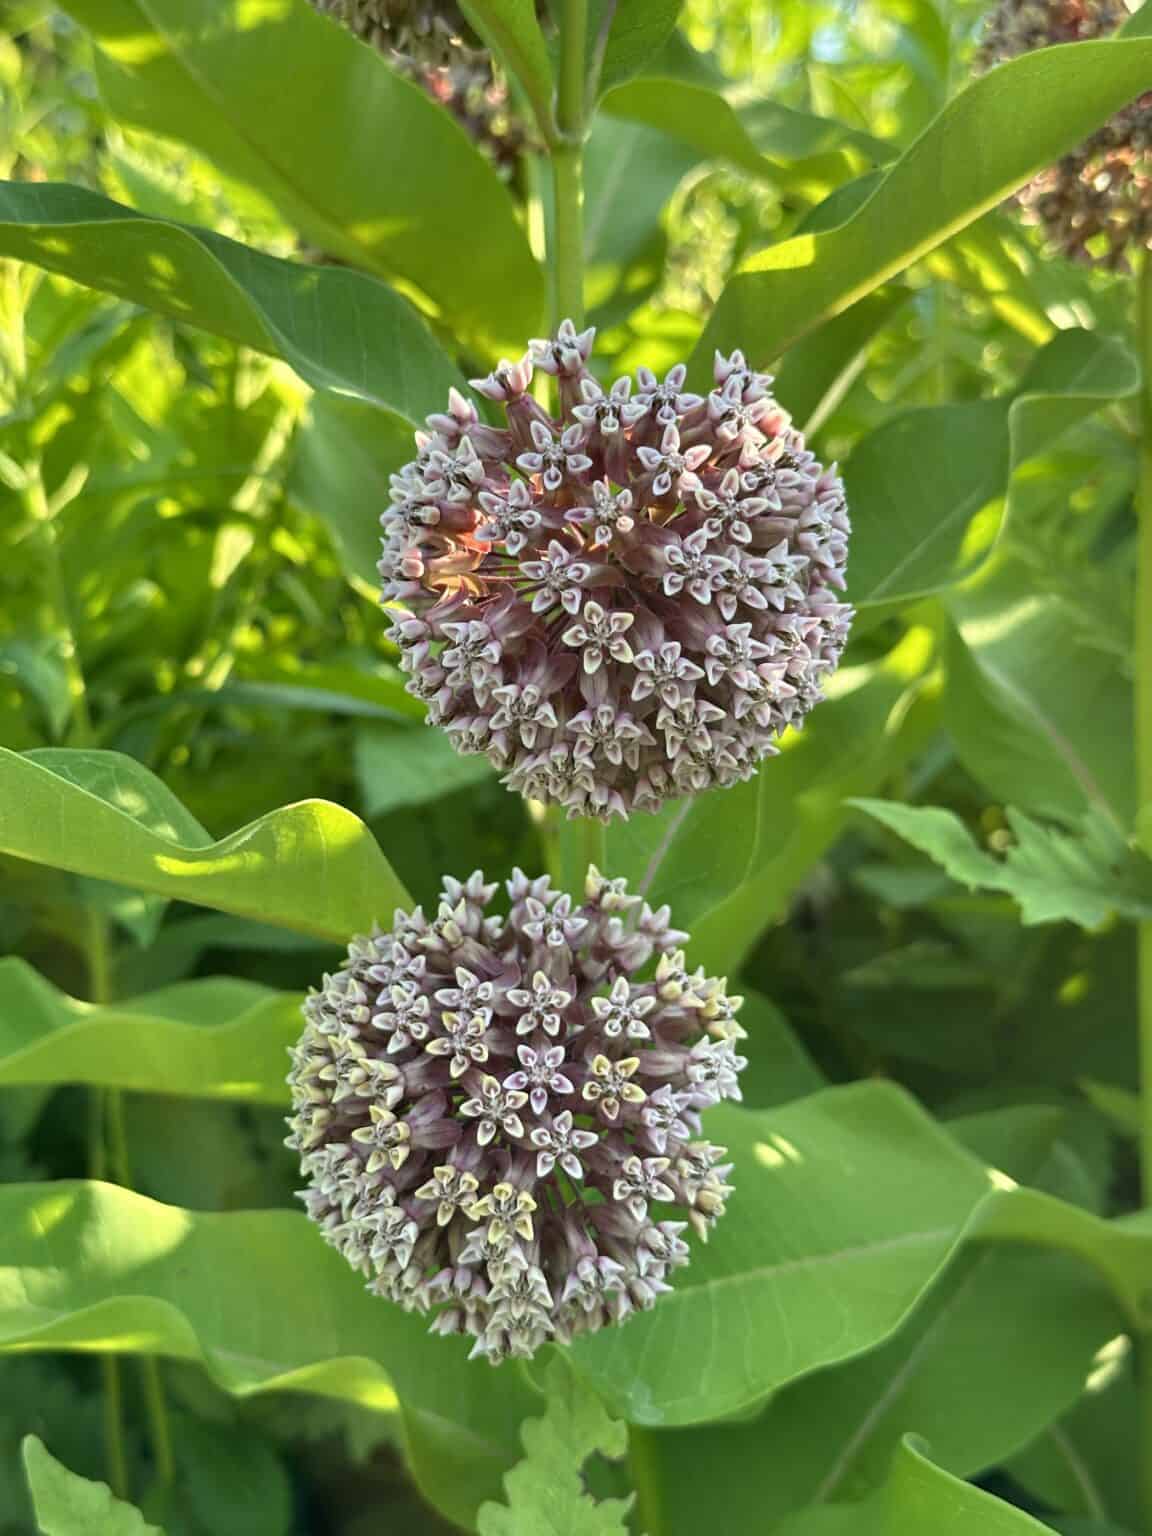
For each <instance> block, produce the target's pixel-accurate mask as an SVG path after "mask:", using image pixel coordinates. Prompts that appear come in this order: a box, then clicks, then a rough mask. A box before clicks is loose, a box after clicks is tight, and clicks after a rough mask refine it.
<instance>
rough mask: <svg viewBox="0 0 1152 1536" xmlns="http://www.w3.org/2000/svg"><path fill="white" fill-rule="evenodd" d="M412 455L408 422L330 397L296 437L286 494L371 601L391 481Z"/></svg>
mask: <svg viewBox="0 0 1152 1536" xmlns="http://www.w3.org/2000/svg"><path fill="white" fill-rule="evenodd" d="M447 398H448V397H447V391H446V390H445V392H444V393H443V395H442V396H441V398H440V402H439V404H438V405H436V406H434V407H432V409H435V410H442V409H443V408H444V406H445V404H446V402H447ZM415 452H416V447H415V444H414V442H413V440H412V431H411V428H410V427H409V425H408V423H407V422H405V421H401V420H400V419H399V418H397V417H393V416H384V417H381V415H380V413H379V412H378V411H375V410H373V409H371V407H369V406H367V405H365V404H363V403H362V402H361V401H359V400H348V399H337V398H336V397H335V396H333V395H319V394H318V395H313V397H312V399H311V400H310V401H309V403H308V408H307V411H306V413H305V417H304V421H303V423H302V424H301V427H300V430H299V432H298V433H297V436H296V444H295V455H294V457H293V462H292V468H291V472H290V474H289V479H288V488H289V493H290V494H291V496H292V498H293V500H294V501H296V502H297V503H298V504H299V505H300V506H302V507H307V509H308V511H309V512H311V513H312V514H313V515H314V516H315V517H318V518H319V519H320V520H321V522H323V523H324V524H326V526H327V527H328V530H329V532H330V533H331V534H332V537H333V538H334V539H335V541H336V548H337V550H338V551H339V553H340V561H341V564H342V565H343V567H344V570H345V571H346V572H347V574H348V577H349V580H351V581H352V583H353V585H354V586H355V587H356V588H357V590H358V591H360V592H362V593H363V595H364V596H365V597H370V598H371V599H372V600H373V601H375V600H377V599H378V597H379V593H380V577H379V574H378V572H377V570H376V566H377V563H378V562H379V559H380V515H381V513H382V512H383V511H384V509H385V507H387V505H388V502H389V489H388V477H389V475H392V474H395V473H396V471H397V470H399V469H401V468H402V467H403V466H404V465H405V464H406V463H408V461H409V460H410V459H411V458H413V457H414V455H415Z"/></svg>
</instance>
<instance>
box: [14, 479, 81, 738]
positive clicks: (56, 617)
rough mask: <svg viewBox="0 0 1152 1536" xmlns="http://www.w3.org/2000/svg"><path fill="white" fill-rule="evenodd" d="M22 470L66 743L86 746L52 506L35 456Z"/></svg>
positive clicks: (69, 611)
mask: <svg viewBox="0 0 1152 1536" xmlns="http://www.w3.org/2000/svg"><path fill="white" fill-rule="evenodd" d="M24 472H25V481H24V488H23V493H22V494H23V500H24V506H25V509H26V510H27V511H28V513H29V514H30V515H31V517H32V518H33V519H34V520H35V522H36V524H37V526H38V528H39V530H40V541H41V546H42V549H43V553H44V564H43V571H44V596H45V600H46V603H47V607H48V610H49V611H48V612H47V613H46V614H45V615H44V618H45V623H46V625H48V626H49V627H51V629H53V630H54V631H55V633H56V635H57V636H58V649H59V655H60V661H61V663H62V665H63V667H64V676H65V679H66V682H67V686H68V699H69V702H70V704H71V706H72V716H71V722H70V727H69V733H68V745H69V746H72V747H86V746H90V745H91V743H92V741H93V732H92V718H91V716H90V714H89V712H88V692H87V688H86V686H85V682H84V672H83V669H82V667H81V665H80V653H79V650H78V648H77V645H76V628H75V625H74V624H73V622H72V605H71V603H70V601H69V597H68V584H67V582H66V580H65V577H64V564H63V560H62V557H61V554H60V539H59V534H58V531H57V527H56V510H55V509H54V508H53V507H51V506H50V505H49V503H48V497H47V494H46V492H45V489H44V476H43V472H42V470H41V467H40V461H39V460H38V459H37V460H34V461H33V462H32V463H30V464H27V465H25V466H24Z"/></svg>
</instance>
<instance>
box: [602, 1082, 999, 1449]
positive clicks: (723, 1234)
mask: <svg viewBox="0 0 1152 1536" xmlns="http://www.w3.org/2000/svg"><path fill="white" fill-rule="evenodd" d="M707 1133H708V1136H709V1138H710V1139H711V1140H714V1141H718V1142H721V1143H723V1144H724V1145H725V1146H727V1148H728V1149H729V1153H730V1155H731V1157H732V1158H733V1159H734V1161H735V1163H736V1167H735V1170H734V1172H733V1174H732V1178H731V1183H732V1184H733V1186H734V1191H735V1192H734V1194H733V1195H732V1197H731V1201H730V1208H729V1211H728V1214H727V1216H726V1217H725V1218H724V1219H723V1220H721V1221H720V1223H719V1224H718V1226H717V1228H716V1231H715V1233H714V1235H713V1236H712V1238H711V1240H710V1241H709V1244H708V1246H707V1248H705V1249H703V1250H697V1251H696V1253H695V1254H694V1255H693V1259H692V1263H691V1265H690V1266H689V1268H688V1269H686V1270H685V1271H684V1272H683V1274H682V1275H678V1276H677V1277H676V1284H675V1289H674V1290H673V1291H672V1293H671V1294H670V1295H667V1296H664V1297H662V1298H661V1300H660V1302H659V1304H658V1305H657V1306H656V1307H655V1308H654V1309H653V1310H652V1311H651V1312H645V1313H642V1314H641V1315H640V1316H638V1317H637V1318H635V1319H634V1320H631V1321H629V1323H628V1324H627V1326H626V1327H624V1328H609V1329H605V1330H604V1331H603V1332H602V1333H599V1334H596V1335H594V1336H593V1337H591V1338H588V1339H583V1338H581V1339H578V1340H577V1341H576V1342H575V1344H574V1345H573V1346H572V1352H573V1357H574V1359H575V1362H576V1365H577V1367H578V1369H579V1370H580V1371H581V1372H582V1373H583V1374H585V1375H586V1376H587V1377H588V1378H589V1379H590V1381H591V1382H592V1384H593V1385H594V1386H596V1387H597V1388H598V1389H599V1390H600V1391H601V1392H603V1393H604V1394H605V1395H606V1396H607V1397H608V1399H609V1402H610V1403H611V1404H613V1405H615V1406H616V1407H618V1409H619V1410H620V1412H621V1413H623V1414H624V1415H625V1416H627V1417H628V1418H630V1419H632V1420H633V1421H634V1422H636V1423H640V1424H649V1425H654V1426H657V1425H668V1426H671V1425H676V1424H691V1423H700V1422H702V1421H704V1420H706V1419H714V1418H720V1417H722V1416H724V1415H727V1414H733V1413H738V1412H740V1411H741V1410H744V1409H747V1408H749V1407H751V1406H752V1405H754V1404H756V1403H758V1402H761V1401H763V1399H765V1398H767V1397H768V1396H770V1395H771V1394H772V1393H773V1392H775V1391H777V1390H779V1388H780V1387H782V1386H784V1385H785V1384H786V1383H787V1382H789V1381H794V1380H796V1379H798V1378H799V1377H802V1376H805V1375H807V1374H808V1373H809V1372H811V1371H815V1370H818V1369H819V1368H820V1367H822V1366H826V1365H830V1364H832V1363H833V1362H835V1361H838V1360H846V1359H848V1358H850V1357H851V1356H853V1355H856V1354H859V1353H862V1352H863V1351H864V1350H866V1349H871V1348H873V1347H874V1346H875V1345H877V1344H879V1343H880V1342H881V1341H882V1340H883V1339H884V1338H886V1337H887V1336H888V1334H890V1333H891V1332H892V1331H893V1330H894V1329H895V1328H896V1327H897V1326H898V1325H899V1323H900V1322H901V1321H902V1320H903V1318H904V1317H905V1316H906V1315H907V1314H908V1312H909V1311H910V1310H911V1308H912V1307H913V1306H914V1305H915V1303H916V1302H917V1300H918V1299H919V1297H920V1296H921V1295H922V1294H923V1292H924V1290H925V1289H926V1287H927V1286H928V1285H929V1284H930V1283H931V1281H932V1280H933V1279H934V1278H935V1277H936V1275H937V1274H938V1273H939V1272H940V1270H941V1268H942V1267H943V1265H944V1263H945V1262H946V1260H947V1258H948V1255H949V1253H950V1252H951V1250H952V1248H953V1247H954V1245H955V1244H956V1242H957V1240H958V1239H959V1237H960V1234H961V1232H962V1231H963V1228H964V1226H965V1223H966V1222H967V1221H968V1219H969V1217H970V1216H971V1213H972V1212H973V1210H974V1209H975V1208H976V1207H977V1206H978V1204H979V1203H980V1201H981V1200H982V1198H984V1196H985V1195H986V1193H987V1190H988V1188H989V1185H988V1182H987V1178H986V1176H985V1174H984V1171H983V1170H982V1169H981V1167H980V1166H979V1164H978V1163H976V1161H975V1160H974V1159H972V1158H970V1157H968V1156H967V1154H966V1153H964V1152H963V1151H962V1150H961V1149H960V1148H959V1147H957V1146H956V1145H955V1144H954V1143H953V1142H952V1141H950V1140H949V1138H948V1137H947V1136H946V1135H945V1134H944V1132H943V1131H942V1130H941V1129H940V1128H939V1127H938V1126H937V1125H935V1124H934V1123H933V1122H932V1121H931V1120H930V1119H929V1118H928V1116H927V1115H925V1114H924V1112H923V1111H922V1110H921V1109H919V1107H918V1106H917V1105H916V1104H915V1103H914V1102H913V1101H912V1100H911V1099H910V1098H909V1097H908V1096H907V1095H906V1094H904V1093H903V1092H902V1091H901V1090H900V1089H897V1088H895V1087H893V1086H892V1085H890V1084H887V1083H877V1082H872V1083H862V1084H857V1085H854V1086H852V1087H848V1088H833V1089H829V1090H827V1091H826V1092H823V1093H817V1094H813V1095H812V1096H811V1097H810V1098H807V1099H801V1100H800V1101H798V1102H797V1103H793V1104H789V1105H786V1106H784V1107H782V1108H779V1109H773V1110H764V1111H756V1112H753V1111H749V1110H742V1109H738V1108H730V1107H727V1106H725V1107H721V1108H720V1109H717V1110H715V1111H713V1112H712V1113H711V1114H710V1115H709V1117H708V1121H707Z"/></svg>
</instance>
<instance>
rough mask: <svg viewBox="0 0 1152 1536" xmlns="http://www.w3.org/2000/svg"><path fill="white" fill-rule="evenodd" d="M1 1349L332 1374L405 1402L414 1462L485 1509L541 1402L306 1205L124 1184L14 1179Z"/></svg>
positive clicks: (3, 1272)
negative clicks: (375, 1283) (362, 1262)
mask: <svg viewBox="0 0 1152 1536" xmlns="http://www.w3.org/2000/svg"><path fill="white" fill-rule="evenodd" d="M0 1221H2V1222H3V1229H4V1232H5V1242H4V1251H3V1255H2V1259H0V1264H2V1267H0V1350H3V1351H17V1352H21V1353H22V1352H27V1351H28V1350H29V1349H34V1350H68V1351H77V1350H78V1351H82V1352H91V1351H101V1352H109V1351H112V1352H120V1353H130V1354H140V1353H146V1354H155V1355H166V1356H171V1357H173V1358H176V1359H181V1360H194V1361H198V1362H200V1363H201V1364H202V1365H203V1366H204V1368H205V1369H206V1370H207V1372H208V1374H209V1375H210V1376H211V1377H212V1379H213V1380H214V1381H215V1382H216V1383H217V1385H219V1386H221V1387H223V1388H224V1389H225V1390H226V1391H228V1392H231V1393H234V1394H236V1395H238V1396H249V1395H251V1394H253V1393H257V1392H267V1391H273V1390H278V1391H294V1392H316V1393H320V1394H321V1395H323V1396H328V1397H337V1398H341V1399H343V1400H346V1401H349V1402H354V1403H360V1404H362V1405H364V1406H366V1407H373V1408H378V1409H379V1408H384V1409H395V1407H396V1405H397V1398H398V1399H399V1404H400V1412H401V1414H402V1416H403V1420H404V1427H405V1441H406V1446H407V1450H408V1454H409V1459H410V1461H411V1463H412V1466H413V1471H414V1472H415V1475H416V1477H417V1479H418V1481H419V1482H420V1484H421V1487H422V1488H424V1489H425V1491H426V1493H428V1495H429V1496H430V1497H432V1498H433V1500H434V1502H436V1503H437V1505H438V1507H439V1508H441V1509H443V1510H445V1511H446V1512H448V1513H449V1515H450V1518H452V1519H453V1520H455V1521H457V1522H458V1523H460V1524H462V1525H471V1523H472V1519H473V1516H474V1512H475V1508H476V1505H477V1504H478V1503H479V1502H480V1501H481V1500H482V1499H484V1498H489V1497H498V1496H499V1478H500V1474H501V1473H502V1472H503V1471H504V1470H506V1468H507V1467H508V1466H510V1465H511V1464H512V1463H513V1462H514V1461H515V1460H516V1457H517V1450H516V1430H517V1428H518V1426H519V1423H520V1421H521V1419H523V1418H524V1416H525V1415H526V1413H528V1412H529V1411H531V1408H532V1407H533V1406H534V1399H533V1396H532V1394H531V1393H530V1391H529V1390H528V1389H527V1387H525V1386H524V1385H523V1384H522V1381H521V1378H520V1376H519V1375H518V1374H517V1373H516V1372H515V1370H511V1369H508V1368H505V1369H503V1370H501V1371H499V1372H498V1373H497V1372H494V1371H492V1370H491V1369H490V1368H488V1367H486V1368H485V1369H483V1370H477V1369H476V1362H475V1361H472V1362H469V1361H468V1359H467V1354H468V1347H467V1343H466V1341H464V1340H460V1339H449V1340H444V1339H437V1338H433V1337H431V1336H430V1335H429V1334H428V1333H427V1319H426V1318H421V1317H418V1316H415V1315H414V1314H411V1313H407V1312H402V1311H401V1310H400V1309H399V1308H398V1307H395V1306H392V1305H391V1304H390V1303H388V1302H384V1301H381V1300H380V1299H379V1298H378V1297H374V1296H371V1295H369V1293H368V1292H367V1291H366V1290H365V1288H364V1282H363V1279H362V1277H360V1276H358V1275H356V1274H355V1273H354V1272H353V1270H352V1269H351V1268H350V1267H349V1266H348V1265H347V1264H346V1263H345V1262H344V1260H343V1259H342V1258H341V1257H340V1255H339V1254H338V1253H336V1252H335V1250H334V1249H331V1248H329V1247H327V1246H326V1245H325V1243H324V1242H323V1241H322V1239H321V1238H320V1235H319V1233H318V1232H317V1231H316V1229H315V1227H314V1226H313V1225H312V1224H311V1223H310V1222H309V1221H308V1219H307V1218H306V1217H305V1216H304V1215H302V1214H297V1213H296V1212H293V1211H243V1212H228V1213H215V1212H203V1211H189V1210H183V1209H181V1208H179V1207H176V1206H170V1205H162V1204H160V1203H159V1202H158V1201H155V1200H148V1199H146V1198H145V1197H144V1196H142V1195H137V1194H133V1193H132V1192H131V1191H129V1190H126V1189H119V1188H117V1187H116V1186H114V1185H111V1184H97V1183H85V1182H81V1181H72V1182H63V1183H57V1184H33V1185H20V1184H13V1185H7V1186H5V1187H4V1188H3V1189H2V1190H0Z"/></svg>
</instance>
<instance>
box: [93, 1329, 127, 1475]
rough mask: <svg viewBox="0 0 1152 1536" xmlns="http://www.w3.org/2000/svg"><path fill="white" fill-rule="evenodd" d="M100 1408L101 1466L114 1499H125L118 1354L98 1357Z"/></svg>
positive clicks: (122, 1399) (122, 1390)
mask: <svg viewBox="0 0 1152 1536" xmlns="http://www.w3.org/2000/svg"><path fill="white" fill-rule="evenodd" d="M100 1376H101V1382H102V1385H103V1389H104V1390H103V1393H102V1399H103V1408H104V1413H103V1417H104V1466H105V1470H106V1471H107V1473H108V1486H109V1488H111V1490H112V1492H113V1493H114V1494H115V1495H116V1497H117V1498H118V1499H126V1498H127V1497H128V1458H127V1457H126V1455H125V1454H124V1381H123V1373H122V1371H121V1369H120V1357H119V1355H102V1356H101V1357H100Z"/></svg>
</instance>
